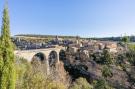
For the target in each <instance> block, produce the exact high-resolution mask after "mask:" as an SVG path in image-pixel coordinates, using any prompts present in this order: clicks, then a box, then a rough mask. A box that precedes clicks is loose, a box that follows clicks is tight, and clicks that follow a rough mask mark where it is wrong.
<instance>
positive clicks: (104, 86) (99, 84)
mask: <svg viewBox="0 0 135 89" xmlns="http://www.w3.org/2000/svg"><path fill="white" fill-rule="evenodd" d="M94 89H114V88H112V87H111V86H109V85H108V83H107V82H106V81H105V80H104V79H99V80H97V81H95V83H94Z"/></svg>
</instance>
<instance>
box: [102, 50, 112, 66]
mask: <svg viewBox="0 0 135 89" xmlns="http://www.w3.org/2000/svg"><path fill="white" fill-rule="evenodd" d="M102 62H103V64H107V65H109V64H112V58H111V54H110V53H109V51H108V50H106V49H104V50H103V56H102Z"/></svg>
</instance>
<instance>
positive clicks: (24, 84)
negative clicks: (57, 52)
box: [16, 57, 67, 89]
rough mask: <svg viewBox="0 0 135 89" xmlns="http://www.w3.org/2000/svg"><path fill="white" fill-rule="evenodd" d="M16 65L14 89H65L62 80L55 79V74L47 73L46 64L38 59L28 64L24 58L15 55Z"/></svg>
mask: <svg viewBox="0 0 135 89" xmlns="http://www.w3.org/2000/svg"><path fill="white" fill-rule="evenodd" d="M16 67H17V70H16V71H17V83H16V89H67V86H66V84H64V83H63V81H57V80H58V79H57V80H56V79H55V78H56V77H57V75H56V76H55V75H54V73H51V74H50V75H47V73H46V72H47V71H46V70H45V69H46V65H45V64H44V63H41V62H40V61H36V60H35V61H33V62H32V64H30V63H29V62H27V61H26V60H25V59H23V58H18V57H17V59H16ZM57 74H58V73H57ZM61 77H62V76H61Z"/></svg>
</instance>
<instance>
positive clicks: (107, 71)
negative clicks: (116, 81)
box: [102, 65, 113, 78]
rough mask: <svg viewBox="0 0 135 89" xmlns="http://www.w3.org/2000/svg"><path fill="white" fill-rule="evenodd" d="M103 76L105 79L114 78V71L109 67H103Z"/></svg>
mask: <svg viewBox="0 0 135 89" xmlns="http://www.w3.org/2000/svg"><path fill="white" fill-rule="evenodd" d="M102 76H103V77H105V78H107V77H112V76H113V74H112V71H111V69H110V68H109V66H107V65H105V66H103V68H102Z"/></svg>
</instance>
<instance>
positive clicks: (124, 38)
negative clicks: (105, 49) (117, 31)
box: [121, 36, 130, 43]
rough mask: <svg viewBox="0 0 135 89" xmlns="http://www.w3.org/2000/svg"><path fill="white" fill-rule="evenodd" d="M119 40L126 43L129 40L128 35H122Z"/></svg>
mask: <svg viewBox="0 0 135 89" xmlns="http://www.w3.org/2000/svg"><path fill="white" fill-rule="evenodd" d="M121 41H122V42H124V43H128V42H129V41H130V38H129V37H128V36H124V37H123V38H122V39H121Z"/></svg>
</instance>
